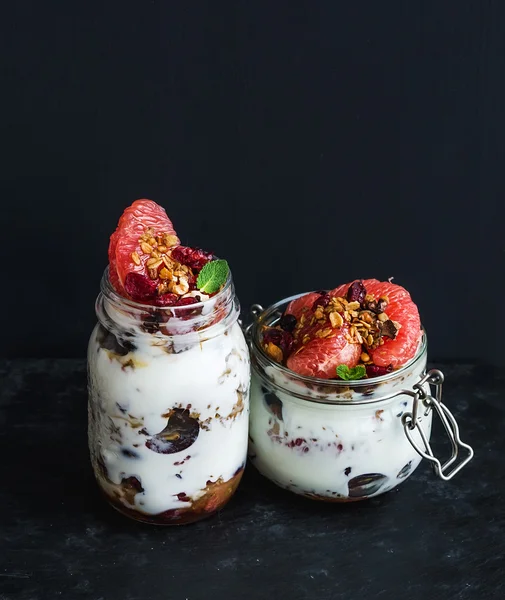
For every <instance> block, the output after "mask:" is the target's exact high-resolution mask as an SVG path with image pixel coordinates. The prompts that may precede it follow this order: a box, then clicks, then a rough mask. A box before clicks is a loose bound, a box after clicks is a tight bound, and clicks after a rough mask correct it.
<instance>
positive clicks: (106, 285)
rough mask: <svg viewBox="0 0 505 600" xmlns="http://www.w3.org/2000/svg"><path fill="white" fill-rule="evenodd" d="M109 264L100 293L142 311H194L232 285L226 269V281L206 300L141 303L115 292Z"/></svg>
mask: <svg viewBox="0 0 505 600" xmlns="http://www.w3.org/2000/svg"><path fill="white" fill-rule="evenodd" d="M109 268H110V267H109V265H107V267H106V268H105V270H104V272H103V275H102V279H101V281H100V291H101V292H102V294H103V295H104V296H105V297H106V298H107V299H108V300H110V301H112V302H114V303H115V304H118V303H120V304H123V305H126V306H128V307H129V308H133V309H137V310H140V311H143V312H149V311H161V312H164V311H166V312H167V313H168V312H169V311H172V310H174V309H176V310H177V312H178V313H181V312H182V313H183V311H184V310H185V309H186V310H188V311H189V310H191V311H194V310H195V309H197V308H200V307H202V308H203V307H204V306H206V305H207V303H209V302H211V301H214V302H217V301H218V300H219V299H221V298H223V297H225V296H226V294H227V293H228V292H229V290H230V288H231V286H232V276H231V271H230V270H229V271H228V276H227V277H226V282H225V284H224V286H223V287H222V289H221V290H219V292H218V293H217V294H216V295H215V296H212V297H211V298H207V299H206V300H201V301H200V302H194V303H193V304H188V305H186V306H184V305H183V306H155V305H153V304H143V303H142V302H136V301H135V300H132V299H130V298H127V297H126V296H122V295H121V294H119V292H117V291H116V290H115V289H114V287H113V285H112V283H111V281H110V276H109Z"/></svg>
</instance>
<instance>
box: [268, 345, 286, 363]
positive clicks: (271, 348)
mask: <svg viewBox="0 0 505 600" xmlns="http://www.w3.org/2000/svg"><path fill="white" fill-rule="evenodd" d="M265 350H266V353H267V354H268V356H270V358H272V359H273V360H275V362H279V363H280V362H282V359H283V354H282V350H281V349H280V348H279V346H276V345H275V344H273V343H272V342H268V344H267V345H266V346H265Z"/></svg>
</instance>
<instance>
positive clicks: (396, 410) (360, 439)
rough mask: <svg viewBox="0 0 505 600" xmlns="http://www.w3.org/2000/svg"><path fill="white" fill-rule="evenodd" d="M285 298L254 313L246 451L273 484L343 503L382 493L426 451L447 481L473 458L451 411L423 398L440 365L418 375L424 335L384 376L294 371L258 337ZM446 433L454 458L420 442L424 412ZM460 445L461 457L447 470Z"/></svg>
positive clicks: (427, 426)
mask: <svg viewBox="0 0 505 600" xmlns="http://www.w3.org/2000/svg"><path fill="white" fill-rule="evenodd" d="M297 297H299V296H294V297H292V298H288V299H286V300H283V301H281V302H279V303H277V304H274V305H273V306H272V307H270V308H269V309H267V310H265V311H262V309H261V307H257V309H256V310H255V311H254V312H253V314H254V315H255V317H256V320H255V322H254V323H253V324H252V326H250V328H249V332H250V337H251V354H252V356H251V359H252V383H251V418H250V431H249V457H250V459H251V461H252V463H253V464H254V465H255V466H256V467H257V468H258V470H259V471H260V472H261V473H262V474H263V475H265V476H266V477H268V478H269V479H271V480H272V481H273V482H274V483H276V484H277V485H279V486H281V487H283V488H286V489H288V490H291V491H293V492H295V493H297V494H301V495H303V496H306V497H309V498H314V499H318V500H325V501H336V502H349V501H354V500H360V499H364V498H369V497H371V496H375V495H378V494H382V493H384V492H387V491H388V490H390V489H392V488H393V487H395V486H397V485H398V484H400V483H402V482H403V481H405V480H406V479H407V478H408V477H409V476H410V475H411V474H412V473H413V471H414V470H415V469H416V467H417V466H418V465H419V463H420V461H421V458H422V457H423V456H424V457H425V458H428V460H430V461H431V462H432V463H433V464H434V466H435V467H436V470H437V472H438V474H439V475H440V476H441V477H442V478H443V479H449V478H450V477H452V476H453V475H454V474H455V473H456V472H457V471H459V469H460V468H461V467H462V466H463V464H466V462H468V461H469V460H470V459H471V457H472V456H473V451H472V449H471V448H470V447H469V446H468V445H466V444H463V443H462V442H461V440H460V439H459V432H458V430H457V426H456V425H455V422H454V418H453V417H452V415H451V414H450V413H449V411H448V409H447V408H446V407H445V406H444V405H442V404H441V402H440V398H438V399H437V398H436V397H432V396H431V395H430V385H429V384H430V383H433V384H437V385H440V384H441V378H442V377H443V376H442V374H441V373H440V372H438V371H437V372H430V373H429V374H426V354H427V341H426V334H423V338H422V342H421V344H420V347H419V349H418V352H417V354H416V356H415V357H414V358H413V359H412V360H411V361H410V362H409V363H408V364H406V365H405V366H404V367H402V368H401V369H399V370H398V371H394V372H392V373H390V374H388V375H384V376H381V377H377V378H373V379H364V380H359V381H342V380H325V379H317V378H313V377H305V376H302V375H298V374H297V373H294V372H293V371H290V370H289V369H287V368H285V367H284V366H282V365H280V364H278V363H276V362H274V361H272V359H271V358H270V357H269V356H268V355H267V354H266V353H265V351H264V350H263V347H262V344H261V332H262V329H263V328H264V327H265V326H274V325H275V324H276V322H277V321H278V319H279V317H280V316H281V315H282V314H283V312H284V310H285V308H286V306H287V304H288V303H289V302H290V301H292V300H293V299H295V298H297ZM434 410H435V412H437V413H438V414H439V415H440V417H441V419H442V421H443V423H444V426H446V429H447V433H448V435H449V437H450V438H451V443H452V447H453V456H452V457H451V459H450V460H449V461H447V463H445V464H444V465H442V464H441V463H440V462H439V461H438V459H436V458H435V457H434V456H433V453H432V452H431V448H430V445H429V439H430V434H431V425H432V416H433V412H434ZM460 449H465V450H466V451H467V454H468V455H467V458H466V459H465V460H464V461H463V462H462V463H460V465H459V466H458V467H457V468H456V469H453V471H452V472H450V473H449V472H448V469H449V467H451V466H452V465H453V464H454V463H455V462H456V458H457V454H458V451H459V450H460Z"/></svg>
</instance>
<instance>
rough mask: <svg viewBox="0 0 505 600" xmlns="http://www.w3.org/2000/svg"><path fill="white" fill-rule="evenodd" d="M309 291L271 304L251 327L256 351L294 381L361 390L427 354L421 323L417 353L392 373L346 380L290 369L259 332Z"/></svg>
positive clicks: (399, 372)
mask: <svg viewBox="0 0 505 600" xmlns="http://www.w3.org/2000/svg"><path fill="white" fill-rule="evenodd" d="M309 293H310V292H303V293H301V294H295V295H294V296H290V297H288V298H284V299H283V300H279V301H278V302H275V303H274V304H271V305H270V306H269V307H268V308H265V309H264V310H263V311H262V312H261V313H260V314H259V315H258V316H257V317H256V318H255V320H254V323H253V325H252V329H251V340H252V344H253V346H254V349H255V351H257V352H259V353H260V355H261V356H262V357H263V358H264V359H265V360H266V361H267V362H268V366H271V367H274V368H276V369H278V370H279V371H280V372H281V373H283V374H285V375H287V376H288V377H289V378H291V379H292V380H293V381H296V382H297V383H305V384H310V385H321V386H324V387H326V388H328V389H333V390H334V391H335V392H338V390H339V389H342V388H346V389H349V388H351V389H356V390H359V388H362V387H369V386H370V384H371V383H373V384H374V385H375V384H380V383H387V382H389V381H391V380H393V379H395V378H396V377H398V376H401V375H403V374H404V373H405V372H406V371H407V370H408V369H411V368H412V367H413V366H415V364H416V363H417V362H418V361H420V360H421V359H422V357H423V356H424V355H425V353H426V350H427V347H428V341H427V336H426V330H425V328H424V327H423V326H422V325H421V331H422V333H423V335H422V337H421V341H420V343H419V347H418V348H417V351H416V354H415V355H414V356H413V357H412V358H411V359H410V360H409V361H408V362H406V363H405V364H404V365H402V366H401V367H400V368H399V369H397V370H396V371H391V373H387V374H386V375H380V376H379V377H373V379H368V378H366V379H355V380H350V381H345V380H342V379H322V378H320V377H311V376H308V375H300V374H299V373H296V372H295V371H292V370H291V369H288V368H287V367H285V366H284V365H281V364H280V363H277V362H275V361H274V360H272V358H271V357H270V356H269V355H268V354H267V353H266V352H265V350H264V348H263V347H262V345H261V344H260V336H259V334H260V333H261V327H263V326H264V325H265V324H266V321H267V320H268V319H269V318H271V317H272V316H274V313H275V312H276V311H279V309H280V307H281V306H283V305H287V304H289V303H290V302H292V301H293V300H296V299H297V298H301V297H302V296H305V295H307V294H309ZM282 312H283V311H282ZM282 312H279V318H280V317H281V316H282ZM271 322H273V321H270V323H271ZM348 403H349V402H345V404H348Z"/></svg>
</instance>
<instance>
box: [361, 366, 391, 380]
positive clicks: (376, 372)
mask: <svg viewBox="0 0 505 600" xmlns="http://www.w3.org/2000/svg"><path fill="white" fill-rule="evenodd" d="M392 370H393V365H388V366H387V367H380V366H379V365H366V374H367V377H380V376H381V375H387V374H388V373H391V371H392Z"/></svg>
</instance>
